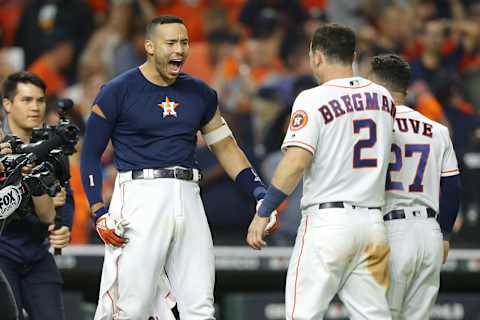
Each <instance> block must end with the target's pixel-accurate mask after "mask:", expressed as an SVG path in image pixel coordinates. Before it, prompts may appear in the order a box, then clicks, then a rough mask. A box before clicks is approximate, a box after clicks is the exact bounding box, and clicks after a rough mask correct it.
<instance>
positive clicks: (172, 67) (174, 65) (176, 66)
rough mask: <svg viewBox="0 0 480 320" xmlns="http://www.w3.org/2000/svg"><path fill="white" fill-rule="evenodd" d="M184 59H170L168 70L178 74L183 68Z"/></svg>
mask: <svg viewBox="0 0 480 320" xmlns="http://www.w3.org/2000/svg"><path fill="white" fill-rule="evenodd" d="M182 65H183V59H170V60H169V61H168V70H169V72H170V73H172V74H175V75H178V74H179V73H180V70H181V69H182Z"/></svg>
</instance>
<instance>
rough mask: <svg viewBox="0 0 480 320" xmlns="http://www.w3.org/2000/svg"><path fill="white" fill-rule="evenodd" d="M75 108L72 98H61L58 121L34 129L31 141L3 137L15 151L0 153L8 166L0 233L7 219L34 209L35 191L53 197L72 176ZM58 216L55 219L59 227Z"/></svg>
mask: <svg viewBox="0 0 480 320" xmlns="http://www.w3.org/2000/svg"><path fill="white" fill-rule="evenodd" d="M72 108H73V101H72V100H70V99H60V100H59V101H58V102H57V112H58V115H59V121H58V124H57V125H51V126H44V127H42V128H38V129H34V130H33V132H32V137H31V140H30V143H28V144H24V143H22V141H21V140H20V139H19V138H18V137H16V136H14V135H8V136H6V137H5V138H4V139H3V142H8V143H9V144H10V146H11V149H12V154H8V155H5V156H2V157H0V163H2V164H3V166H4V167H5V170H4V172H3V173H1V174H0V221H2V220H4V221H3V223H2V225H1V226H0V234H1V231H2V229H3V226H4V225H5V224H6V223H8V221H10V220H11V219H15V218H21V217H23V216H24V215H26V214H28V213H29V212H32V204H31V201H29V200H30V198H31V196H32V195H40V194H44V193H47V194H48V195H50V196H52V197H53V196H55V195H56V194H57V193H58V192H59V191H60V188H61V187H62V186H65V184H66V183H67V182H68V180H69V179H70V168H69V164H68V156H69V155H71V154H73V153H74V152H75V145H76V144H77V142H78V139H79V132H80V130H79V128H78V127H77V126H75V125H74V124H73V123H72V122H71V121H70V119H69V118H68V117H67V113H68V111H70V110H71V109H72ZM26 167H30V168H31V170H25V168H26ZM13 213H15V214H13ZM59 220H61V218H60V217H58V219H55V224H56V227H57V224H59V223H60V222H61V221H59ZM58 227H59V226H58Z"/></svg>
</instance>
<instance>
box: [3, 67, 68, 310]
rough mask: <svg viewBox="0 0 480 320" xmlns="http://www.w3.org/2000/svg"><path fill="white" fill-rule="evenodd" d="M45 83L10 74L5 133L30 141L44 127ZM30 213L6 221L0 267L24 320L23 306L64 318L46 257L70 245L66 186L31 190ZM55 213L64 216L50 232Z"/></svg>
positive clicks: (57, 281) (54, 272)
mask: <svg viewBox="0 0 480 320" xmlns="http://www.w3.org/2000/svg"><path fill="white" fill-rule="evenodd" d="M45 91H46V85H45V83H44V82H43V80H42V79H40V78H39V77H37V76H36V75H34V74H32V73H29V72H18V73H15V74H12V75H10V76H9V77H8V78H7V79H6V80H5V82H4V85H3V100H2V102H3V107H4V110H5V112H6V114H7V117H6V119H5V122H4V124H3V130H4V132H5V134H14V135H15V136H17V137H18V138H20V140H21V141H22V142H23V143H29V142H30V138H31V136H32V129H33V128H38V127H41V126H42V125H43V122H44V118H45V109H46V102H45ZM32 195H34V196H32V202H33V210H32V212H31V214H27V215H26V216H24V217H23V218H21V219H16V220H13V221H12V222H10V223H9V224H8V225H7V226H6V228H5V229H4V231H3V233H2V235H1V236H0V268H1V269H2V270H3V272H4V273H5V275H6V277H7V279H8V281H9V283H10V286H11V287H12V290H13V293H14V296H15V301H16V304H17V307H18V311H19V319H20V320H22V319H23V315H22V309H23V308H24V309H25V310H26V311H27V313H28V314H29V316H30V318H31V319H49V320H56V319H64V310H63V309H64V308H63V298H62V284H63V281H62V278H61V275H60V272H59V270H58V268H57V266H56V264H55V261H54V259H53V256H52V255H51V254H50V253H49V251H48V249H49V246H51V247H53V248H58V249H61V248H63V247H65V246H66V245H67V244H68V243H69V241H70V227H71V223H72V216H73V199H72V197H71V191H70V189H69V187H68V185H67V190H65V189H62V191H60V192H59V193H57V195H56V196H55V197H53V198H51V197H49V196H48V195H42V196H37V195H38V194H37V193H36V192H32ZM53 207H55V209H56V214H57V215H59V214H60V215H61V216H62V218H63V221H62V224H63V226H61V227H60V228H58V229H55V227H54V226H55V225H54V217H55V212H54V211H55V210H52V208H53Z"/></svg>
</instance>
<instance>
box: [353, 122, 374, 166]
mask: <svg viewBox="0 0 480 320" xmlns="http://www.w3.org/2000/svg"><path fill="white" fill-rule="evenodd" d="M365 128H366V129H368V139H360V140H358V141H357V143H355V145H354V146H353V168H355V169H358V168H372V167H376V166H377V159H374V158H367V159H362V157H361V155H362V148H372V147H373V146H374V145H375V143H377V124H376V123H375V122H374V121H373V120H372V119H360V120H353V133H354V134H359V133H360V130H361V129H365Z"/></svg>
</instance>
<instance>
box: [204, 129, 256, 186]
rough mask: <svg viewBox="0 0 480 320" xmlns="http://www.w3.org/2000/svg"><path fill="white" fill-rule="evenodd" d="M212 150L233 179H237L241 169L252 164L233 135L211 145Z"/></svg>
mask: <svg viewBox="0 0 480 320" xmlns="http://www.w3.org/2000/svg"><path fill="white" fill-rule="evenodd" d="M211 150H212V152H213V153H214V154H215V156H216V157H217V159H218V162H220V165H221V166H222V167H223V169H224V170H225V172H226V173H227V174H228V176H229V177H230V178H232V180H235V178H236V177H237V175H238V173H239V172H240V171H242V170H243V169H245V168H249V167H251V166H252V165H251V164H250V161H248V159H247V157H246V156H245V153H243V151H242V149H240V147H239V146H238V144H237V143H236V142H235V140H234V139H233V137H228V138H225V139H223V140H222V141H219V142H217V143H215V144H214V145H212V146H211Z"/></svg>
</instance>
